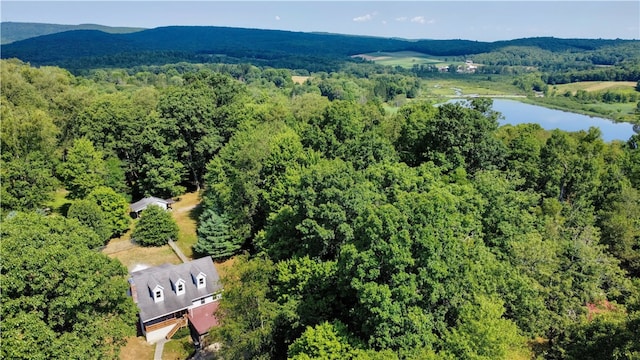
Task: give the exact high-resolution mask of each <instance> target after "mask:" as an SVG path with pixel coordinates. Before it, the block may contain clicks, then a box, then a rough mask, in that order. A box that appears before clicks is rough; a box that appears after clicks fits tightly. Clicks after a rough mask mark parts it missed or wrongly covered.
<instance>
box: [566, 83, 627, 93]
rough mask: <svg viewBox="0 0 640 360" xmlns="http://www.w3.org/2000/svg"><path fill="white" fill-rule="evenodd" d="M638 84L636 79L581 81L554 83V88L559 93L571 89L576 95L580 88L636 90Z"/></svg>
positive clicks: (588, 90)
mask: <svg viewBox="0 0 640 360" xmlns="http://www.w3.org/2000/svg"><path fill="white" fill-rule="evenodd" d="M636 84H637V83H636V82H634V81H581V82H575V83H571V84H560V85H554V86H553V89H554V90H556V92H557V93H558V94H564V93H566V92H567V91H570V92H571V94H572V95H575V94H576V92H577V91H578V90H585V91H587V92H592V91H606V90H625V91H635V86H636Z"/></svg>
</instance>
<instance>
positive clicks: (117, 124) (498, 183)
mask: <svg viewBox="0 0 640 360" xmlns="http://www.w3.org/2000/svg"><path fill="white" fill-rule="evenodd" d="M76 34H80V33H76ZM140 34H143V33H138V36H139V35H140ZM101 36H103V35H101ZM3 51H4V48H3ZM3 56H4V55H3ZM0 65H1V66H0V70H1V80H2V82H1V89H0V90H1V92H0V100H1V102H2V107H1V111H2V113H1V116H2V129H1V133H0V134H1V137H0V140H1V144H0V146H1V148H0V150H1V157H0V161H1V163H0V168H1V170H2V171H1V173H0V175H1V178H0V180H1V188H0V191H1V192H0V196H1V200H2V202H1V215H2V227H1V234H2V238H3V240H2V254H3V258H4V260H3V264H2V269H1V276H2V278H1V279H0V280H1V281H0V283H1V284H2V288H3V289H2V292H1V294H0V299H1V300H2V301H1V312H0V315H1V316H2V319H3V320H2V332H1V334H0V336H1V337H2V347H1V348H0V357H2V358H12V359H33V358H55V357H60V354H65V355H67V354H71V355H70V356H71V357H75V358H95V359H98V358H117V356H118V349H119V347H120V346H121V344H122V343H123V341H124V340H123V339H125V338H126V336H130V335H132V334H133V333H134V324H135V316H134V315H133V310H132V309H135V308H134V307H133V303H132V302H131V300H130V299H129V298H127V297H126V288H127V283H126V277H125V275H126V270H125V269H124V268H123V267H122V265H121V264H119V263H118V262H117V261H116V260H112V259H109V258H107V257H106V256H105V255H103V254H101V253H100V252H97V251H95V250H93V249H96V248H99V247H100V246H102V245H104V244H105V243H106V242H107V241H108V240H109V239H110V238H112V237H114V236H117V235H119V234H121V233H122V232H123V231H126V229H127V228H128V226H129V218H128V217H127V214H126V211H127V210H126V207H127V205H126V204H127V200H137V199H138V198H140V197H142V196H144V195H153V196H158V197H170V196H179V195H181V194H183V193H184V192H185V191H187V190H200V191H201V196H202V214H201V216H200V218H199V220H198V242H197V244H196V245H195V247H194V250H195V252H196V253H197V254H198V256H209V255H210V256H212V257H213V258H214V259H216V260H226V259H231V258H232V259H233V261H232V264H233V265H232V267H231V268H230V270H229V271H228V274H227V276H226V277H225V278H224V279H223V284H224V286H225V292H224V297H223V299H222V303H221V305H220V313H219V316H220V320H221V326H220V327H219V328H217V329H216V330H215V331H213V332H212V333H211V334H210V340H211V341H215V342H220V343H221V349H220V351H219V352H218V353H217V354H216V356H219V357H220V358H224V359H286V358H290V359H314V358H333V359H335V358H344V359H530V358H542V359H632V358H637V357H639V356H640V342H638V341H637V340H638V334H639V333H640V279H639V276H640V146H639V144H640V135H634V136H633V137H631V138H630V139H628V140H627V141H614V142H610V143H607V142H604V141H603V140H602V139H601V137H600V132H599V130H598V129H596V128H591V129H589V130H588V131H581V132H576V133H567V132H563V131H560V130H554V131H546V130H543V129H542V128H540V127H539V126H538V125H535V124H523V125H518V126H503V127H499V126H498V121H497V119H498V116H499V114H497V113H496V112H494V111H493V110H492V108H491V106H492V102H491V100H490V99H486V98H475V99H473V100H470V101H469V102H468V103H466V104H460V103H454V104H443V105H440V106H435V105H433V104H432V103H429V102H426V101H420V100H415V101H405V102H404V103H403V104H398V105H399V106H398V108H397V109H394V110H393V111H388V110H385V107H384V106H383V103H384V102H385V101H387V100H389V99H394V96H395V95H398V94H404V95H406V97H407V98H411V97H412V96H409V94H410V93H413V94H414V95H415V93H419V92H420V91H421V83H420V82H419V81H416V78H414V77H412V76H410V75H407V74H405V73H402V72H394V71H393V70H392V69H386V68H382V67H377V66H375V65H373V64H362V65H363V67H361V68H358V67H357V65H353V66H354V68H352V70H351V71H350V72H340V73H337V72H336V73H308V77H305V78H303V79H297V80H298V81H297V82H294V81H293V80H292V75H295V74H296V73H294V72H293V71H291V70H287V69H278V68H268V67H257V66H254V65H249V64H246V63H245V64H238V65H234V64H209V65H206V64H205V65H202V64H200V65H195V64H187V63H178V64H172V65H164V66H154V67H151V66H148V67H142V66H141V67H138V68H135V69H128V70H123V69H99V70H94V71H91V72H87V74H86V76H74V75H72V74H71V73H70V72H68V71H67V70H64V69H61V68H58V67H47V66H44V67H39V68H36V67H32V66H31V65H29V64H26V63H24V62H21V61H19V60H15V59H13V60H2V62H1V63H0ZM298 74H299V73H298ZM358 74H360V75H358ZM390 95H391V96H390ZM405 100H406V99H405ZM60 189H65V190H66V191H67V192H65V193H66V194H67V195H66V197H67V200H68V201H70V202H71V203H72V205H71V207H70V208H68V209H64V208H55V207H53V206H52V205H51V200H52V198H53V196H54V194H56V191H57V190H58V194H59V193H60V191H59V190H60ZM47 208H48V209H47ZM52 344H53V345H52ZM67 351H69V352H67Z"/></svg>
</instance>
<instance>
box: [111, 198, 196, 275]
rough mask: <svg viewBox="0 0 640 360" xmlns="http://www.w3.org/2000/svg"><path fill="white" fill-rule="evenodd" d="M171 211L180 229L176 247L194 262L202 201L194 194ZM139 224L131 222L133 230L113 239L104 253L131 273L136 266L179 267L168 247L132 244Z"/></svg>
mask: <svg viewBox="0 0 640 360" xmlns="http://www.w3.org/2000/svg"><path fill="white" fill-rule="evenodd" d="M172 207H173V210H172V211H171V215H172V216H173V218H174V219H175V221H176V223H177V224H178V228H179V229H180V230H179V232H178V239H177V240H176V244H177V245H178V247H179V248H180V250H182V252H183V253H184V254H185V256H187V257H188V258H193V249H192V246H193V245H194V244H195V243H196V241H197V235H196V226H197V218H198V216H199V215H200V197H199V195H198V193H195V192H194V193H187V194H184V195H182V196H181V197H180V198H179V199H178V200H177V201H176V202H175V203H174V204H173V206H172ZM143 216H144V215H143ZM136 221H138V220H136ZM136 221H132V224H131V229H130V230H129V231H127V232H126V233H125V234H124V235H122V236H121V237H119V238H115V239H111V241H109V244H107V246H106V247H105V248H104V249H103V250H102V252H103V253H104V254H106V255H108V256H109V257H111V258H115V259H118V260H120V262H121V263H122V264H124V266H126V267H127V269H129V271H131V270H132V269H134V268H135V267H136V266H137V265H146V266H156V265H161V264H164V263H170V264H179V263H180V259H179V258H178V256H177V255H176V254H175V253H174V252H173V250H172V249H171V248H170V247H169V245H164V246H155V247H154V246H151V247H144V246H140V245H137V244H134V243H133V242H132V241H131V230H132V229H133V228H134V227H135V223H136Z"/></svg>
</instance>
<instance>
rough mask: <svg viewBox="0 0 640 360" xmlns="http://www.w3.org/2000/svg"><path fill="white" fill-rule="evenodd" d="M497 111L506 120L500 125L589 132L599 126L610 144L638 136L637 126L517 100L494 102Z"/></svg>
mask: <svg viewBox="0 0 640 360" xmlns="http://www.w3.org/2000/svg"><path fill="white" fill-rule="evenodd" d="M493 110H496V111H499V112H501V113H502V116H503V117H504V119H502V120H500V125H505V124H512V125H517V124H522V123H537V124H540V126H542V128H543V129H546V130H553V129H560V130H565V131H580V130H588V129H589V128H590V127H591V126H595V127H598V128H600V131H602V139H603V140H604V141H607V142H608V141H612V140H622V141H627V140H629V138H630V137H631V135H633V134H635V133H634V131H633V125H632V124H629V123H614V122H613V121H611V120H608V119H603V118H597V117H590V116H586V115H581V114H575V113H570V112H565V111H560V110H553V109H548V108H545V107H542V106H536V105H530V104H525V103H521V102H519V101H515V100H507V99H493Z"/></svg>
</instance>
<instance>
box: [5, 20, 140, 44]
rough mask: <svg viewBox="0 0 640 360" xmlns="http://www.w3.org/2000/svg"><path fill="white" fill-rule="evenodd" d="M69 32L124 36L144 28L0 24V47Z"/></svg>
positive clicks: (20, 23) (95, 25)
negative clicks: (87, 31)
mask: <svg viewBox="0 0 640 360" xmlns="http://www.w3.org/2000/svg"><path fill="white" fill-rule="evenodd" d="M71 30H99V31H102V32H106V33H110V34H126V33H132V32H136V31H142V30H144V28H136V27H113V26H105V25H98V24H80V25H61V24H44V23H24V22H10V21H7V22H2V23H0V43H1V44H2V45H6V44H10V43H12V42H16V41H20V40H25V39H30V38H33V37H37V36H42V35H50V34H55V33H60V32H65V31H71Z"/></svg>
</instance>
